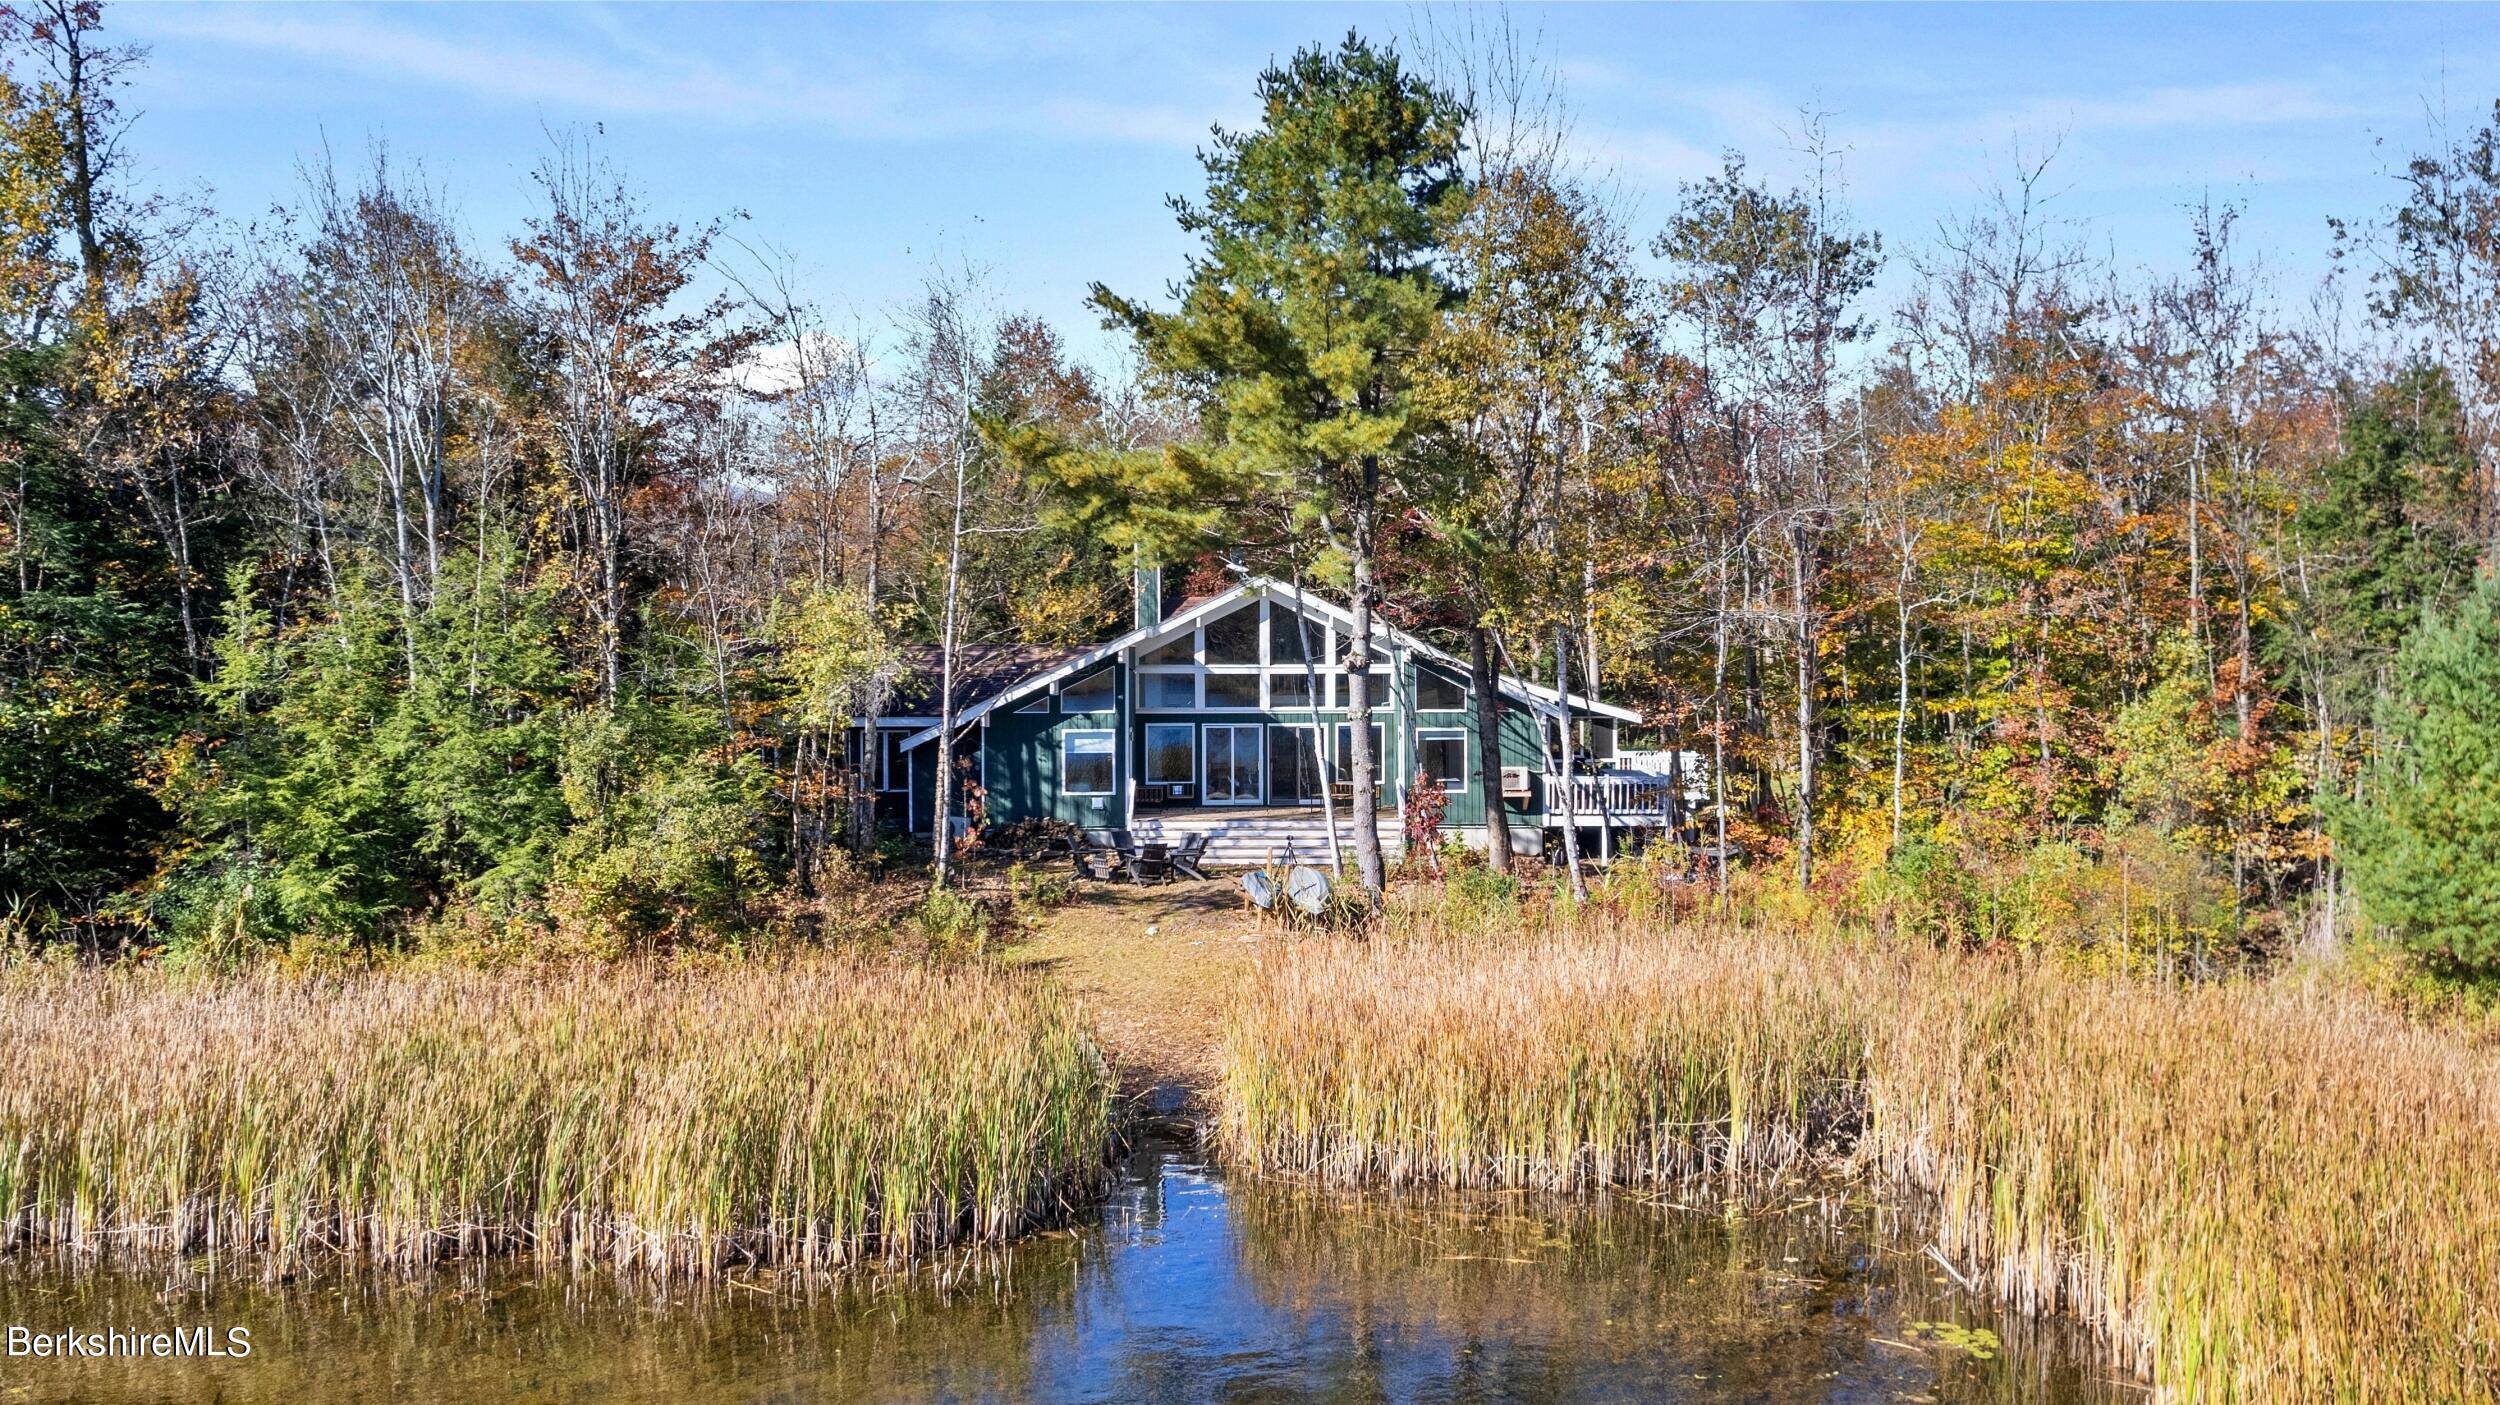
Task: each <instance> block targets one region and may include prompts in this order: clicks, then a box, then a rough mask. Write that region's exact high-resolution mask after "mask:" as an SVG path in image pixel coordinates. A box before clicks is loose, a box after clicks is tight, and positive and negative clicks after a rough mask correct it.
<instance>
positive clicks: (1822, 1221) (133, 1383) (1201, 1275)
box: [0, 1147, 2138, 1405]
mask: <svg viewBox="0 0 2500 1405" xmlns="http://www.w3.org/2000/svg"><path fill="white" fill-rule="evenodd" d="M1918 1320H1949V1321H1955V1322H1959V1323H1962V1324H1965V1325H1969V1326H1974V1327H1985V1328H1988V1329H1990V1330H1993V1331H1996V1332H1998V1333H2000V1334H2002V1335H2003V1336H2004V1337H2005V1339H2006V1349H2005V1350H2004V1351H2003V1352H2002V1353H2001V1354H2000V1355H1998V1356H1996V1357H1995V1358H1994V1359H1990V1360H1979V1359H1976V1358H1974V1357H1972V1356H1971V1355H1970V1354H1968V1353H1967V1352H1964V1351H1961V1350H1959V1349H1957V1348H1953V1347H1948V1346H1943V1345H1939V1344H1936V1343H1934V1342H1932V1341H1928V1340H1925V1339H1921V1338H1916V1337H1914V1336H1913V1335H1912V1333H1911V1332H1910V1330H1909V1324H1910V1323H1911V1322H1913V1321H1918ZM8 1325H22V1326H25V1327H27V1328H29V1329H30V1330H33V1331H54V1332H57V1331H68V1330H77V1331H101V1330H108V1329H119V1330H123V1331H151V1332H153V1331H158V1330H164V1329H166V1328H168V1327H173V1326H185V1327H187V1326H211V1327H213V1328H216V1329H219V1330H222V1329H223V1328H224V1327H226V1326H229V1325H242V1326H246V1327H249V1328H250V1329H251V1332H252V1339H253V1344H254V1347H255V1351H254V1353H253V1355H252V1357H251V1358H250V1359H249V1360H247V1361H240V1362H233V1361H229V1362H200V1361H162V1360H109V1361H102V1362H96V1361H71V1362H60V1361H32V1360H25V1359H6V1358H0V1401H16V1400H27V1401H35V1400H45V1401H49V1400H68V1399H76V1400H82V1401H97V1402H111V1405H137V1403H138V1402H154V1401H169V1402H170V1401H193V1400H201V1399H211V1398H215V1399H221V1400H225V1401H231V1402H238V1405H240V1403H242V1402H272V1403H273V1405H275V1403H276V1402H284V1405H327V1402H333V1401H339V1402H344V1401H363V1400H377V1399H392V1400H413V1401H463V1402H466V1401H489V1400H495V1401H515V1402H569V1401H585V1402H587V1401H602V1402H605V1401H625V1402H664V1401H665V1402H679V1401H704V1402H709V1401H720V1402H729V1401H738V1402H799V1401H852V1400H859V1401H896V1402H988V1401H998V1402H1013V1401H1054V1402H1058V1401H1064V1402H1077V1401H1086V1402H1094V1401H1100V1402H1163V1401H1170V1402H1198V1401H1208V1402H1213V1401H1225V1402H1263V1401H1295V1402H1301V1401H1320V1402H1356V1401H1414V1402H1435V1403H1438V1402H1451V1403H1452V1405H1455V1403H1456V1402H1477V1401H1484V1402H1491V1401H1521V1402H1555V1405H1561V1402H1584V1401H1616V1400H1625V1401H1629V1400H1643V1401H1647V1400H1668V1401H1694V1402H1704V1401H1707V1402H1722V1401H1724V1402H1734V1401H1766V1402H1767V1401H1777V1402H1787V1401H1815V1400H1820V1401H1861V1400H1864V1401H1874V1400H1933V1401H1940V1402H1982V1401H2045V1402H2056V1405H2069V1403H2070V1402H2071V1403H2073V1405H2084V1403H2085V1402H2092V1403H2093V1405H2097V1402H2100V1401H2103V1400H2113V1401H2114V1400H2117V1399H2121V1398H2132V1397H2135V1396H2136V1395H2137V1394H2138V1392H2135V1391H2133V1390H2131V1389H2128V1388H2123V1387H2118V1386H2114V1385H2111V1384H2109V1383H2107V1382H2105V1381H2101V1380H2099V1379H2097V1377H2098V1375H2099V1374H2100V1373H2098V1372H2097V1371H2096V1370H2094V1369H2093V1368H2092V1367H2091V1364H2090V1363H2089V1362H2088V1361H2086V1360H2084V1359H2083V1358H2082V1357H2081V1356H2080V1355H2079V1354H2078V1353H2076V1352H2075V1351H2074V1350H2073V1347H2072V1344H2071V1341H2070V1339H2069V1338H2068V1337H2067V1336H2066V1335H2065V1334H2062V1333H2058V1332H2042V1331H2036V1330H2033V1331H2024V1330H2021V1329H2019V1328H2018V1326H2017V1324H2013V1323H2010V1322H2007V1321H2002V1320H2000V1319H1998V1318H1997V1317H1996V1315H1995V1314H1993V1313H1991V1312H1987V1311H1985V1310H1983V1309H1979V1308H1976V1307H1974V1306H1973V1305H1972V1304H1971V1303H1969V1302H1968V1301H1964V1300H1959V1299H1957V1298H1956V1297H1954V1296H1948V1295H1947V1293H1946V1290H1945V1289H1944V1288H1943V1287H1940V1286H1939V1285H1938V1284H1937V1283H1936V1282H1935V1277H1934V1275H1933V1274H1932V1272H1930V1271H1929V1270H1928V1269H1927V1268H1925V1267H1923V1266H1922V1265H1921V1264H1920V1262H1919V1261H1918V1260H1917V1259H1916V1258H1915V1257H1914V1256H1913V1255H1912V1254H1910V1253H1908V1252H1906V1247H1905V1246H1904V1245H1900V1244H1888V1243H1887V1241H1886V1240H1885V1238H1884V1236H1882V1235H1880V1234H1877V1233H1876V1232H1875V1231H1874V1229H1873V1227H1872V1226H1871V1224H1870V1222H1869V1220H1868V1217H1867V1216H1866V1215H1865V1214H1863V1213H1862V1212H1837V1213H1835V1212H1826V1211H1822V1210H1815V1209H1801V1210H1797V1211H1794V1212H1792V1213H1788V1214H1783V1215H1774V1216H1766V1217H1759V1218H1757V1219H1755V1220H1754V1221H1752V1222H1750V1223H1747V1224H1745V1225H1743V1226H1739V1227H1730V1226H1728V1225H1727V1224H1725V1223H1723V1222H1722V1221H1721V1220H1720V1219H1718V1218H1717V1217H1716V1216H1712V1215H1707V1214H1700V1213H1693V1212H1687V1211H1681V1210H1677V1209H1672V1208H1668V1207H1664V1206H1658V1205H1644V1204H1640V1203H1637V1202H1631V1201H1617V1202H1615V1203H1614V1204H1612V1205H1589V1206H1571V1207H1560V1208H1557V1207H1554V1206H1551V1205H1549V1204H1543V1203H1541V1202H1531V1201H1526V1200H1519V1199H1506V1198H1499V1197H1466V1198H1455V1197H1433V1198H1414V1197H1407V1198H1392V1197H1362V1198H1348V1197H1342V1196H1326V1195H1319V1194H1313V1193H1308V1192H1296V1191H1291V1190H1274V1189H1267V1188H1241V1187H1233V1186H1230V1185H1228V1184H1227V1183H1225V1182H1223V1181H1222V1180H1221V1179H1219V1178H1217V1177H1215V1176H1213V1175H1211V1174H1209V1173H1208V1172H1207V1171H1205V1170H1204V1169H1203V1168H1201V1167H1199V1166H1197V1165H1195V1164H1193V1162H1192V1161H1191V1160H1190V1159H1189V1158H1188V1156H1187V1155H1186V1154H1185V1153H1183V1152H1180V1151H1178V1150H1177V1149H1174V1148H1170V1147H1160V1148H1148V1149H1146V1150H1144V1151H1141V1152H1140V1153H1139V1154H1138V1155H1137V1156H1136V1157H1135V1158H1134V1159H1133V1161H1132V1163H1131V1165H1130V1174H1129V1176H1128V1177H1127V1178H1126V1180H1125V1181H1124V1184H1123V1189H1122V1190H1121V1192H1120V1193H1119V1194H1117V1195H1116V1196H1114V1198H1113V1199H1112V1200H1111V1201H1110V1202H1109V1203H1108V1204H1107V1205H1106V1206H1105V1207H1104V1209H1103V1212H1102V1215H1101V1218H1100V1223H1099V1225H1098V1226H1094V1227H1089V1228H1087V1229H1086V1230H1084V1231H1083V1232H1078V1233H1070V1234H1066V1235H1061V1236H1056V1237H1052V1238H1048V1239H1044V1240H1041V1241H1038V1242H1033V1243H1028V1244H1026V1245H1025V1246H1023V1247H1022V1248H1020V1249H1019V1250H1018V1251H1017V1252H1016V1253H1015V1254H1014V1255H1013V1256H1012V1259H1011V1260H1009V1261H1007V1262H1005V1263H1003V1264H1000V1265H997V1266H995V1271H994V1273H992V1274H991V1275H989V1276H986V1277H984V1278H983V1279H982V1280H981V1282H980V1284H979V1286H977V1287H973V1288H961V1287H959V1288H958V1289H956V1290H955V1291H953V1292H951V1293H939V1292H936V1291H933V1290H930V1289H928V1288H926V1287H909V1288H901V1289H894V1288H889V1289H887V1290H884V1291H878V1292H867V1291H861V1290H856V1289H851V1290H842V1291H816V1292H812V1293H811V1292H807V1291H804V1290H803V1289H801V1288H800V1287H798V1286H796V1285H792V1284H787V1283H779V1282H773V1281H769V1280H768V1281H760V1282H757V1283H752V1284H744V1283H742V1284H736V1285H732V1286H728V1287H713V1288H707V1289H702V1290H681V1291H677V1292H673V1293H669V1294H657V1293H653V1292H650V1291H647V1290H625V1289H619V1288H617V1287H615V1286H614V1285H610V1284H606V1283H604V1282H600V1281H597V1280H585V1281H578V1282H571V1281H566V1280H562V1279H554V1278H542V1277H540V1276H537V1275H534V1274H531V1273H528V1272H524V1271H522V1270H519V1269H516V1268H509V1267H507V1268H502V1269H498V1270H495V1271H492V1272H488V1273H485V1274H482V1275H466V1276H462V1275H449V1274H447V1275H439V1276H437V1277H436V1278H434V1279H432V1280H430V1281H428V1282H425V1283H405V1282H373V1281H368V1280H362V1279H358V1280H351V1281H332V1282H325V1283H319V1284H296V1285H271V1284H263V1283H259V1282H256V1281H239V1280H237V1279H235V1278H234V1277H232V1276H227V1277H224V1278H221V1279H217V1280H214V1281H203V1280H201V1279H198V1278H187V1279H181V1280H168V1279H166V1278H163V1277H161V1276H150V1277H143V1276H139V1275H134V1274H130V1273H88V1274H79V1275H65V1274H61V1273H58V1272H54V1271H50V1270H47V1269H41V1268H38V1267H36V1266H34V1265H28V1264H18V1265H12V1266H8V1267H5V1268H0V1328H4V1327H6V1326H8Z"/></svg>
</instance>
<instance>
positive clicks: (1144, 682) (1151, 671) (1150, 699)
mask: <svg viewBox="0 0 2500 1405" xmlns="http://www.w3.org/2000/svg"><path fill="white" fill-rule="evenodd" d="M1205 675H1206V670H1205V669H1202V668H1199V667H1197V666H1195V665H1191V666H1189V667H1187V668H1184V667H1182V666H1180V665H1178V664H1155V665H1152V666H1147V665H1143V664H1141V665H1139V666H1138V669H1137V710H1138V711H1140V712H1196V711H1197V710H1198V705H1199V703H1200V702H1202V701H1204V698H1203V696H1202V694H1201V690H1200V687H1199V680H1200V679H1201V678H1203V677H1204V676H1205ZM1159 678H1186V679H1188V680H1189V701H1188V702H1185V703H1167V702H1163V701H1161V700H1159V699H1158V698H1156V697H1155V694H1154V683H1155V680H1156V679H1159Z"/></svg>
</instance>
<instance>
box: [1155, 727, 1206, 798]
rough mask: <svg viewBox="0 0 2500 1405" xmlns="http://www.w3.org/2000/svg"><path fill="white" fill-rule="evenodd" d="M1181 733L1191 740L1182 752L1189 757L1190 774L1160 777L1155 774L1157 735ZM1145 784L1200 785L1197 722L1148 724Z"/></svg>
mask: <svg viewBox="0 0 2500 1405" xmlns="http://www.w3.org/2000/svg"><path fill="white" fill-rule="evenodd" d="M1157 732H1179V733H1181V734H1183V735H1184V736H1186V737H1187V738H1188V739H1189V744H1188V745H1187V746H1185V747H1183V748H1182V751H1183V752H1184V753H1186V754H1187V755H1188V757H1189V774H1188V775H1185V776H1158V775H1156V774H1155V773H1154V765H1155V733H1157ZM1144 770H1145V773H1146V774H1145V782H1146V784H1148V785H1190V786H1194V785H1196V784H1197V783H1198V724H1197V723H1195V722H1149V723H1147V724H1146V758H1145V766H1144Z"/></svg>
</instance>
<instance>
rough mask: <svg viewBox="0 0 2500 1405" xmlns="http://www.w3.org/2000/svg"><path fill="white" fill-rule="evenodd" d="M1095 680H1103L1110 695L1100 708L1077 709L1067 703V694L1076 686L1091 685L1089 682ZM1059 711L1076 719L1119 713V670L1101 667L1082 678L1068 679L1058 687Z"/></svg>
mask: <svg viewBox="0 0 2500 1405" xmlns="http://www.w3.org/2000/svg"><path fill="white" fill-rule="evenodd" d="M1097 678H1100V679H1101V680H1103V682H1104V683H1105V684H1106V685H1107V689H1108V691H1109V693H1110V696H1109V697H1107V698H1106V699H1104V701H1103V705H1102V706H1100V707H1077V706H1073V705H1071V704H1070V703H1069V701H1068V694H1069V693H1070V692H1071V691H1072V690H1073V689H1074V688H1075V687H1076V685H1078V684H1080V683H1091V682H1093V681H1094V680H1095V679H1097ZM1059 710H1060V711H1061V712H1062V713H1065V714H1068V715H1071V716H1076V717H1085V716H1091V715H1093V714H1095V713H1102V712H1117V711H1119V710H1120V670H1119V669H1118V668H1117V667H1113V666H1106V667H1103V668H1098V669H1096V670H1094V671H1093V672H1092V673H1088V674H1086V675H1085V676H1084V677H1082V678H1071V679H1069V680H1068V681H1067V682H1065V683H1063V684H1061V685H1059Z"/></svg>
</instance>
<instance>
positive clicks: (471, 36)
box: [139, 7, 1226, 148]
mask: <svg viewBox="0 0 2500 1405" xmlns="http://www.w3.org/2000/svg"><path fill="white" fill-rule="evenodd" d="M143 13H144V14H145V15H146V20H145V22H144V24H143V25H142V26H139V27H143V28H144V29H145V30H146V31H147V32H148V33H149V34H151V35H153V36H162V37H166V38H178V39H182V40H185V41H190V42H195V43H209V44H217V45H223V46H227V47H232V48H237V49H242V50H246V51H250V52H253V53H255V54H259V55H276V56H280V57H281V59H282V60H284V61H288V62H293V63H296V64H301V65H309V66H318V67H321V68H328V69H332V70H336V71H339V72H341V73H344V74H349V75H353V76H358V77H369V78H388V79H395V80H399V81H405V82H411V83H416V84H420V85H425V86H431V87H436V88H445V89H451V90H455V91H460V92H465V93H468V94H471V95H473V96H476V97H479V98H484V99H487V100H490V101H499V102H508V103H514V104H526V105H531V106H537V107H542V108H546V109H549V110H551V111H553V112H555V113H557V114H560V115H567V116H582V117H598V116H603V115H606V116H647V117H656V118H664V119H679V120H700V121H703V122H707V123H712V124H734V125H740V126H762V125H777V124H801V125H807V126H817V127H823V128H826V129H829V130H832V131H834V132H837V133H839V134H841V135H843V136H846V137H850V138H854V139H859V140H872V141H896V142H908V141H938V140H945V139H947V138H952V137H962V136H982V135H986V136H1001V137H1028V138H1046V139H1062V140H1074V141H1107V142H1120V143H1129V144H1136V145H1146V146H1162V147H1181V148H1188V147H1192V146H1194V145H1196V144H1197V143H1198V142H1200V141H1201V140H1203V139H1204V137H1205V135H1206V132H1207V128H1208V125H1209V124H1210V123H1211V122H1212V121H1214V120H1216V119H1217V118H1218V117H1219V116H1221V115H1226V114H1223V113H1222V112H1221V111H1220V110H1219V109H1218V108H1215V107H1212V106H1210V107H1209V108H1208V109H1206V110H1205V111H1204V112H1196V111H1191V110H1188V109H1184V108H1180V107H1174V106H1169V105H1156V104H1126V103H1118V102H1112V101H1108V100H1104V99H1097V98H1073V99H1070V98H1051V99H1046V100H1043V101H1040V102H1029V103H1028V102H1019V101H1017V100H1015V99H1014V98H1013V96H1012V95H1010V94H1007V93H1005V92H1002V91H1000V90H999V89H998V88H996V87H991V88H987V89H985V88H984V87H983V86H982V85H981V84H979V83H977V82H974V83H966V82H964V81H963V79H962V77H961V75H948V76H944V77H940V76H932V75H928V74H925V73H920V72H915V71H914V69H913V68H912V67H911V66H910V65H908V64H906V63H904V62H902V61H900V60H899V59H898V58H897V57H896V56H894V55H891V54H884V53H859V52H849V53H841V54H822V53H816V54H807V55H801V54H797V53H776V54H765V55H756V54H750V55H745V56H743V57H741V58H740V59H739V60H738V61H737V62H735V63H730V62H726V61H723V60H721V59H719V58H716V57H707V56H704V55H701V54H697V53H694V52H690V51H684V50H676V49H672V48H670V47H668V46H666V45H665V44H661V43H658V42H654V41H653V40H652V39H651V38H650V37H649V36H648V34H647V33H646V32H642V31H639V30H637V28H636V27H635V26H633V25H630V24H619V23H617V22H615V20H614V19H613V17H611V16H608V15H606V14H604V13H603V12H599V11H584V12H581V17H582V18H583V19H584V20H585V22H586V25H585V27H584V28H583V29H582V30H580V31H577V32H576V34H575V35H574V36H573V37H574V38H575V39H586V40H588V41H589V42H573V43H567V42H565V41H564V40H563V39H561V38H554V37H548V36H543V35H536V34H526V33H519V32H513V31H510V30H504V31H485V30H480V29H477V28H475V27H474V26H472V27H469V28H468V29H467V30H466V32H464V33H460V34H458V35H456V36H454V35H448V34H446V33H444V32H439V31H436V30H431V29H418V28H414V27H411V26H408V25H405V24H398V23H393V22H390V21H388V20H385V19H382V18H379V17H377V16H375V15H373V14H371V13H370V12H357V11H347V10H329V9H310V8H306V9H282V10H262V9H244V8H228V7H204V8H199V9H174V8H165V9H156V10H148V11H144V12H143ZM434 13H436V14H437V15H443V14H456V13H461V12H459V11H436V12H434ZM468 13H469V14H471V15H475V14H480V13H489V12H479V11H471V12H468ZM555 13H557V14H558V15H561V14H562V13H563V12H561V11H558V12H555ZM839 70H849V71H847V72H844V71H839Z"/></svg>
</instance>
